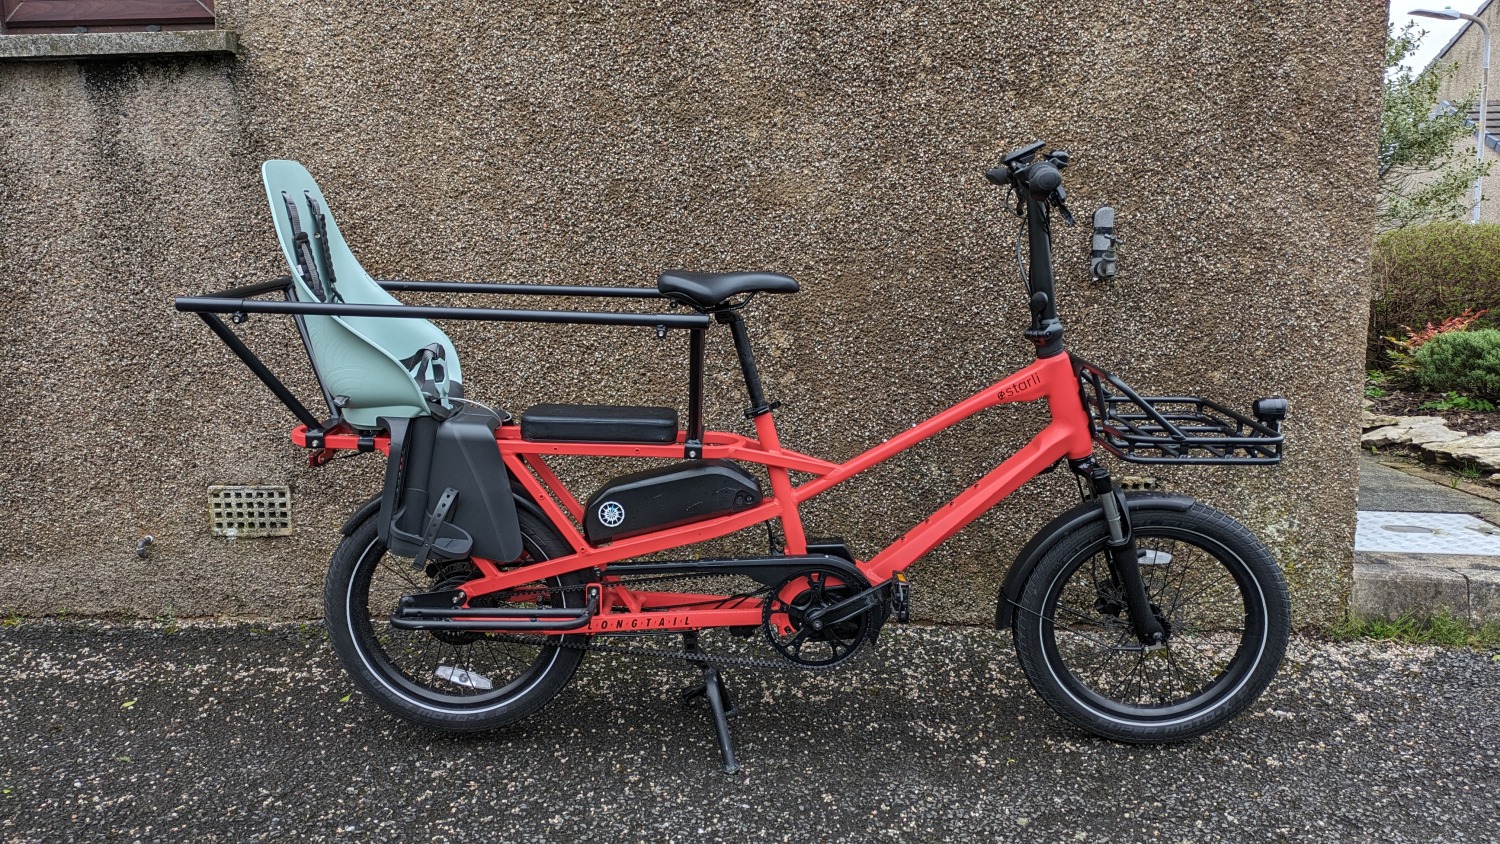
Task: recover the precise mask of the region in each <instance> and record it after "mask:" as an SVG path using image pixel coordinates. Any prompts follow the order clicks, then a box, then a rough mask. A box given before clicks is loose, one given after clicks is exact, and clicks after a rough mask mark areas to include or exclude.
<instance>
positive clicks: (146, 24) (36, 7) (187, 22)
mask: <svg viewBox="0 0 1500 844" xmlns="http://www.w3.org/2000/svg"><path fill="white" fill-rule="evenodd" d="M79 27H84V29H82V30H80V29H79ZM213 27H214V0H0V35H32V34H43V33H56V32H80V31H82V32H140V31H143V30H147V29H149V28H156V29H161V30H188V29H213Z"/></svg>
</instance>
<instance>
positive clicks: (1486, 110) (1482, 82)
mask: <svg viewBox="0 0 1500 844" xmlns="http://www.w3.org/2000/svg"><path fill="white" fill-rule="evenodd" d="M1407 14H1409V15H1414V16H1417V17H1423V18H1437V19H1438V20H1445V21H1456V20H1466V21H1469V22H1471V23H1476V24H1479V32H1480V34H1482V35H1483V36H1484V65H1483V68H1482V69H1481V71H1480V74H1479V129H1478V130H1477V131H1476V132H1475V133H1474V160H1475V162H1477V163H1478V164H1479V165H1480V166H1483V165H1484V135H1485V130H1486V129H1487V128H1488V127H1489V119H1490V101H1489V99H1487V97H1488V93H1487V92H1486V90H1485V89H1486V88H1487V87H1488V86H1489V81H1490V28H1489V27H1488V26H1485V25H1484V21H1482V20H1480V19H1479V18H1477V17H1475V16H1474V15H1469V14H1465V13H1463V12H1460V11H1457V10H1455V9H1413V10H1411V11H1410V12H1408V13H1407ZM1483 199H1484V174H1482V173H1481V174H1479V175H1476V176H1475V177H1474V214H1473V216H1471V217H1470V218H1469V222H1471V223H1477V222H1479V203H1480V202H1481V201H1482V200H1483Z"/></svg>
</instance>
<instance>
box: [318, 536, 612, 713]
mask: <svg viewBox="0 0 1500 844" xmlns="http://www.w3.org/2000/svg"><path fill="white" fill-rule="evenodd" d="M517 516H518V517H519V522H520V528H521V539H522V547H523V548H524V554H523V557H522V560H523V561H526V562H540V561H542V560H545V559H548V558H551V557H556V556H560V555H562V554H566V553H568V547H567V545H566V543H564V541H563V540H562V538H561V537H560V536H558V535H557V532H556V531H555V530H554V529H553V528H552V526H551V525H548V524H546V523H544V522H542V521H541V520H540V519H538V518H536V517H535V516H533V515H532V514H530V513H527V512H524V511H522V512H520V513H518V514H517ZM378 519H379V516H378V515H372V516H370V517H369V518H367V519H365V521H363V522H362V523H360V524H359V526H358V527H356V528H355V529H354V530H353V531H352V532H351V533H350V534H349V536H348V537H347V538H345V539H344V541H343V543H342V544H340V545H339V547H338V550H337V551H336V552H334V555H333V563H332V565H331V566H330V567H329V570H328V580H327V584H326V586H325V589H324V593H323V600H324V608H325V612H326V618H327V625H328V637H329V639H330V640H332V642H333V650H334V652H335V653H337V654H338V658H339V662H341V663H343V665H344V669H345V670H346V671H348V672H349V676H350V677H351V678H353V680H354V682H355V684H356V685H358V686H359V687H360V689H361V690H362V691H364V693H365V694H367V695H369V696H370V697H371V698H372V699H373V700H374V701H375V702H376V703H378V704H380V705H381V706H382V707H384V708H385V709H387V710H389V711H390V712H392V713H394V714H396V715H398V716H400V717H402V718H404V719H406V720H408V721H411V722H413V723H416V724H420V725H422V726H425V727H430V728H432V729H436V730H443V731H445V732H473V731H477V730H488V729H493V728H496V727H501V726H505V725H507V724H511V723H513V722H515V721H518V720H520V719H522V718H525V717H526V716H527V715H530V714H531V713H533V712H535V711H536V710H538V709H540V708H541V707H542V706H543V705H544V704H545V703H547V702H548V701H549V700H551V699H552V698H553V697H554V696H556V695H557V693H558V692H559V691H561V690H562V688H563V686H565V685H567V683H568V681H569V680H570V679H572V677H573V672H574V671H575V670H576V669H577V668H578V664H579V662H580V661H581V660H582V659H583V651H582V649H581V648H582V646H583V645H584V644H585V643H586V642H587V637H585V636H580V635H566V636H560V637H556V638H553V639H542V638H541V637H536V636H531V637H524V638H523V637H519V636H508V635H505V634H492V633H485V632H483V631H469V630H431V631H428V630H402V629H398V628H396V627H393V626H391V624H390V616H391V612H392V611H393V610H395V609H396V607H397V604H398V602H399V601H400V600H401V597H402V596H403V595H412V594H419V593H422V592H430V591H442V590H447V589H456V588H459V587H461V586H462V585H463V583H464V582H465V581H468V580H472V579H474V578H475V577H477V576H478V575H479V570H478V569H477V568H476V567H475V566H474V564H473V563H471V562H469V561H467V560H464V561H459V562H454V563H445V564H441V565H438V564H432V565H429V566H428V567H427V568H426V570H425V571H417V570H413V569H412V564H411V561H410V560H408V559H404V558H400V557H396V556H393V555H391V554H390V553H388V552H387V551H386V548H385V546H384V545H383V544H381V542H380V539H379V537H378V536H377V535H376V521H377V520H378ZM582 584H583V580H582V578H581V577H580V576H579V575H577V574H576V573H569V574H566V575H563V576H562V577H556V578H552V579H549V580H547V581H545V582H538V583H533V584H527V585H526V586H524V587H521V588H519V589H516V590H512V591H510V592H507V593H499V594H495V595H486V596H483V597H482V598H479V599H477V600H476V602H475V603H474V606H484V607H501V606H503V607H581V606H583V589H582Z"/></svg>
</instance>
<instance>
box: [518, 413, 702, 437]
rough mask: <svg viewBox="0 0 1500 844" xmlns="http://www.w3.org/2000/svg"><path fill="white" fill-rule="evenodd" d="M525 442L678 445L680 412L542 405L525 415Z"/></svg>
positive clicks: (523, 414) (523, 423) (522, 426)
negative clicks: (678, 414) (678, 418)
mask: <svg viewBox="0 0 1500 844" xmlns="http://www.w3.org/2000/svg"><path fill="white" fill-rule="evenodd" d="M521 438H522V439H525V440H531V441H533V442H605V443H670V442H676V441H677V411H675V410H673V409H672V408H670V407H620V406H616V405H603V404H539V405H535V406H533V407H531V408H530V409H528V410H527V411H526V412H525V413H522V414H521Z"/></svg>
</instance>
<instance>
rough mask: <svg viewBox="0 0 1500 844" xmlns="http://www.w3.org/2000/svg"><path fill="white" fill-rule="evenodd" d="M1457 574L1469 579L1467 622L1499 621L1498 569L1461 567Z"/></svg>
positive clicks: (1477, 623)
mask: <svg viewBox="0 0 1500 844" xmlns="http://www.w3.org/2000/svg"><path fill="white" fill-rule="evenodd" d="M1459 574H1462V575H1463V576H1464V577H1465V578H1467V579H1468V581H1469V623H1471V624H1476V625H1482V624H1487V623H1489V622H1492V621H1500V571H1497V570H1495V569H1462V570H1461V571H1460V572H1459Z"/></svg>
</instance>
